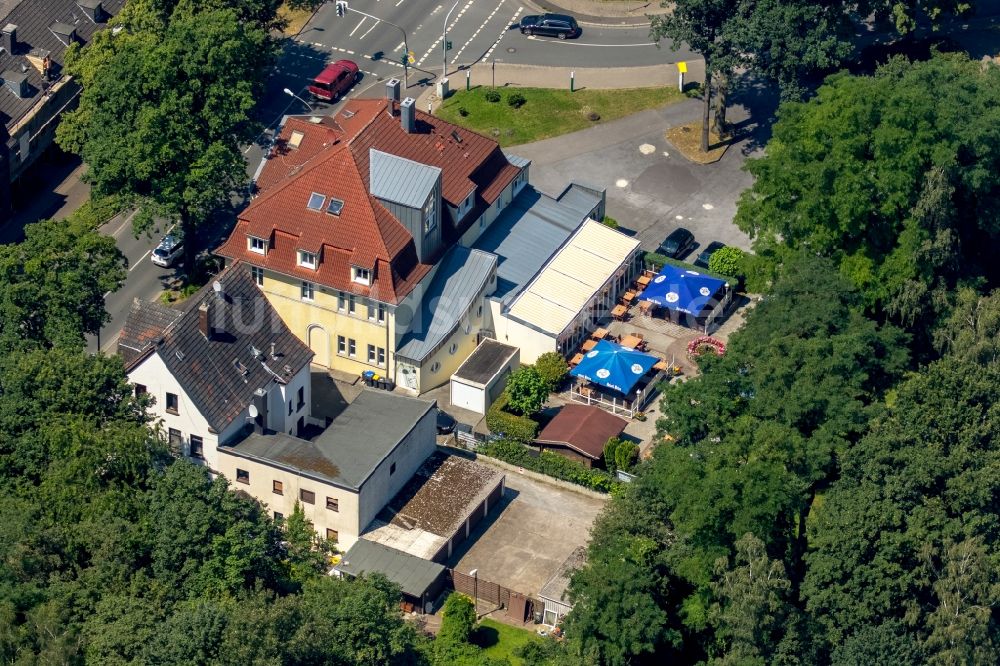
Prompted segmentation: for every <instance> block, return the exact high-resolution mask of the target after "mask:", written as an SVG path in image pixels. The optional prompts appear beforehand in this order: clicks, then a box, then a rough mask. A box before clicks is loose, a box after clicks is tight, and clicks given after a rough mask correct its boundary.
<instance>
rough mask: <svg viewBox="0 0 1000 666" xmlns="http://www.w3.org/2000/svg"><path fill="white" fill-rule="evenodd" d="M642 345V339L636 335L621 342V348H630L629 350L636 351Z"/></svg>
mask: <svg viewBox="0 0 1000 666" xmlns="http://www.w3.org/2000/svg"><path fill="white" fill-rule="evenodd" d="M641 344H642V338H640V337H638V336H636V335H626V336H625V337H624V338H622V341H621V346H622V347H628V348H629V349H635V348H636V347H638V346H639V345H641Z"/></svg>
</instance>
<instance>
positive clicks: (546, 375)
mask: <svg viewBox="0 0 1000 666" xmlns="http://www.w3.org/2000/svg"><path fill="white" fill-rule="evenodd" d="M535 370H537V371H538V374H540V375H541V376H542V379H544V380H545V383H546V384H547V385H548V388H549V391H550V392H552V391H555V390H556V389H558V388H559V385H560V384H562V381H563V380H564V379H565V378H566V375H567V373H569V365H568V364H567V363H566V359H564V358H563V357H562V354H560V353H558V352H545V353H544V354H542V355H541V356H539V357H538V360H537V361H535Z"/></svg>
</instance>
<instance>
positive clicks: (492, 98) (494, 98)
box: [483, 90, 500, 104]
mask: <svg viewBox="0 0 1000 666" xmlns="http://www.w3.org/2000/svg"><path fill="white" fill-rule="evenodd" d="M483 97H484V98H485V99H486V101H487V102H492V103H494V104H496V103H497V102H499V101H500V91H499V90H487V91H486V94H485V95H483Z"/></svg>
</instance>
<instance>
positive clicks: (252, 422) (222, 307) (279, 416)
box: [118, 263, 313, 471]
mask: <svg viewBox="0 0 1000 666" xmlns="http://www.w3.org/2000/svg"><path fill="white" fill-rule="evenodd" d="M185 305H186V309H184V310H177V309H173V308H169V307H166V306H163V305H160V304H159V303H143V302H140V301H138V300H136V301H135V302H134V303H133V304H132V309H131V311H130V312H129V316H128V319H127V321H126V322H125V327H124V328H123V330H122V334H121V336H120V338H119V340H118V351H119V353H120V354H121V355H122V357H123V358H124V360H125V368H126V372H127V373H128V377H129V381H130V382H131V383H132V384H133V385H134V386H135V391H136V393H137V394H141V393H147V394H149V395H151V396H152V397H153V398H154V403H153V406H152V412H153V413H154V414H155V415H156V417H157V420H158V422H159V423H160V424H161V425H162V428H163V431H164V434H165V435H166V437H167V439H168V442H169V443H170V445H171V448H173V449H174V450H175V451H177V452H178V453H179V454H182V455H185V456H188V457H190V458H191V459H192V460H195V461H199V462H202V463H203V464H205V465H207V466H208V468H209V469H211V470H213V471H218V470H219V458H218V447H219V446H221V445H224V444H227V443H229V442H231V441H233V440H235V439H237V438H239V437H241V436H243V435H245V434H246V432H247V431H248V430H250V429H252V428H253V427H254V426H256V427H257V429H258V430H266V431H273V432H282V433H288V434H291V435H295V434H299V433H300V432H301V431H302V430H303V429H304V428H305V427H306V425H308V424H309V423H310V415H309V408H310V404H311V398H312V396H311V391H310V375H309V361H310V359H312V356H313V353H312V351H310V350H309V348H308V347H307V346H306V345H305V344H303V343H302V341H300V340H299V339H298V338H297V337H296V336H294V335H293V334H292V333H291V331H289V330H288V328H287V327H286V326H285V324H284V323H283V322H282V320H281V318H280V317H279V316H278V314H277V313H276V312H275V311H274V309H273V308H272V307H271V305H270V304H269V303H268V301H267V299H266V298H265V297H264V295H263V294H262V293H261V292H260V290H259V289H258V287H257V285H256V284H255V283H254V281H253V279H252V277H251V276H250V273H249V271H248V270H247V268H246V266H245V265H243V264H241V263H235V264H233V265H231V266H230V267H229V268H227V269H226V270H225V271H223V272H222V273H221V274H220V275H219V276H218V279H217V280H215V282H214V283H213V284H212V285H211V286H208V287H206V288H205V289H203V290H202V291H200V292H198V293H197V294H195V295H194V296H192V297H191V298H189V299H188V301H187V302H186V303H185Z"/></svg>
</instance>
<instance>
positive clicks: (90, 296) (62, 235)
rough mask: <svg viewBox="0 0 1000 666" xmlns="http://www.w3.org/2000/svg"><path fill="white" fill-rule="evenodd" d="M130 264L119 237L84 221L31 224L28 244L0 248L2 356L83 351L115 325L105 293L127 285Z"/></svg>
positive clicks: (26, 230) (15, 244)
mask: <svg viewBox="0 0 1000 666" xmlns="http://www.w3.org/2000/svg"><path fill="white" fill-rule="evenodd" d="M126 263H127V262H126V260H125V257H124V256H123V255H122V253H121V252H120V251H119V250H118V248H117V247H116V246H115V240H114V238H111V237H110V236H104V235H101V234H100V233H98V232H97V231H96V230H94V229H93V228H92V227H91V226H89V225H88V224H86V223H84V222H82V221H79V220H76V219H74V218H71V219H69V220H61V221H55V220H46V221H44V222H39V223H37V224H30V225H28V226H27V227H26V228H25V239H24V241H23V242H21V243H14V244H10V245H0V353H4V354H9V353H13V352H14V350H19V351H25V350H27V349H31V348H35V347H66V348H70V349H82V348H83V346H84V343H85V338H84V335H86V334H91V335H94V334H96V333H97V332H98V331H99V330H100V329H101V326H103V325H104V324H105V323H107V322H108V321H110V315H108V313H107V311H106V310H105V309H104V294H105V293H106V292H109V291H115V290H117V289H118V288H119V287H120V286H121V285H122V283H123V282H124V281H125V275H126Z"/></svg>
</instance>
